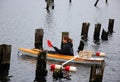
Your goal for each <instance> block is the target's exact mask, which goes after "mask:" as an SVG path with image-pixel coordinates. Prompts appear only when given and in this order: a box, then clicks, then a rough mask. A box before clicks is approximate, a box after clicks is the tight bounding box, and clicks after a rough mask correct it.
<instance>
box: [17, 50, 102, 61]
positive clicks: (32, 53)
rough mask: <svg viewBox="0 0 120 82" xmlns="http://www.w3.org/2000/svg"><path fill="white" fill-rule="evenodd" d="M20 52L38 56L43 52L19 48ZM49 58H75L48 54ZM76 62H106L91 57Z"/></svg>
mask: <svg viewBox="0 0 120 82" xmlns="http://www.w3.org/2000/svg"><path fill="white" fill-rule="evenodd" d="M18 50H19V51H22V52H23V53H28V54H31V55H38V54H39V53H40V52H41V51H42V50H39V49H26V48H19V49H18ZM47 57H49V58H54V59H63V60H70V59H72V58H73V57H74V56H69V55H62V54H57V53H49V52H47ZM74 61H77V62H102V61H104V58H101V57H91V58H88V59H85V58H81V57H76V58H75V59H74Z"/></svg>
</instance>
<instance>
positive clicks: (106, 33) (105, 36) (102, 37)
mask: <svg viewBox="0 0 120 82" xmlns="http://www.w3.org/2000/svg"><path fill="white" fill-rule="evenodd" d="M101 39H102V40H108V32H107V31H105V30H104V29H103V30H102V35H101Z"/></svg>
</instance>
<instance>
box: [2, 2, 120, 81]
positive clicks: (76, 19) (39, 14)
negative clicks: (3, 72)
mask: <svg viewBox="0 0 120 82" xmlns="http://www.w3.org/2000/svg"><path fill="white" fill-rule="evenodd" d="M95 1H96V0H72V3H71V4H70V3H69V1H68V0H55V3H54V4H55V9H54V10H52V9H50V12H49V13H48V12H47V11H46V9H45V8H46V3H45V0H0V28H1V30H0V44H4V43H5V44H10V45H12V53H11V64H10V72H9V75H10V76H12V77H11V78H10V82H33V80H34V79H35V69H36V60H35V59H34V58H31V59H30V58H28V59H25V60H21V59H19V58H18V57H17V52H18V48H20V47H25V48H33V47H34V35H35V29H37V28H43V29H44V43H43V47H44V49H47V50H52V49H51V48H49V47H48V46H47V45H46V39H50V40H51V41H52V42H53V43H54V45H56V46H58V47H60V43H61V32H64V31H67V32H69V33H70V36H71V38H72V39H73V43H74V51H75V54H76V51H77V48H78V45H79V41H80V34H81V27H82V23H83V22H89V23H90V28H89V34H88V41H87V42H86V44H85V49H87V50H92V51H101V52H105V53H106V54H107V56H106V57H105V61H106V67H105V71H104V77H103V82H120V78H119V77H120V71H119V70H120V68H119V66H120V55H119V53H120V42H119V41H120V38H119V35H120V32H119V30H120V28H119V27H120V17H119V16H120V11H119V8H120V5H119V3H120V0H108V4H106V3H105V0H99V3H98V5H97V7H94V3H95ZM109 18H112V19H115V23H114V32H115V33H113V35H111V36H109V37H108V41H102V40H100V44H99V45H98V44H95V43H94V42H93V32H94V27H95V24H96V23H101V24H102V29H103V28H104V29H105V30H107V27H108V20H109ZM47 66H48V67H47V69H48V70H49V65H47ZM77 68H78V72H77V73H74V74H72V81H71V82H73V81H74V82H88V81H89V72H90V71H89V67H86V66H82V65H78V66H77ZM51 77H52V76H51V72H49V73H48V76H47V78H46V79H47V82H52V79H51Z"/></svg>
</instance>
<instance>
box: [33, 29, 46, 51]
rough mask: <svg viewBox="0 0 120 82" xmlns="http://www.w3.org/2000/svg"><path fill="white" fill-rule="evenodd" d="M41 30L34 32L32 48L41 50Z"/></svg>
mask: <svg viewBox="0 0 120 82" xmlns="http://www.w3.org/2000/svg"><path fill="white" fill-rule="evenodd" d="M43 34H44V32H43V29H36V30H35V43H34V46H35V48H36V49H41V50H42V49H43Z"/></svg>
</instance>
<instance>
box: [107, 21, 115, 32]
mask: <svg viewBox="0 0 120 82" xmlns="http://www.w3.org/2000/svg"><path fill="white" fill-rule="evenodd" d="M113 26H114V19H109V23H108V33H109V34H112V33H113Z"/></svg>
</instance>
